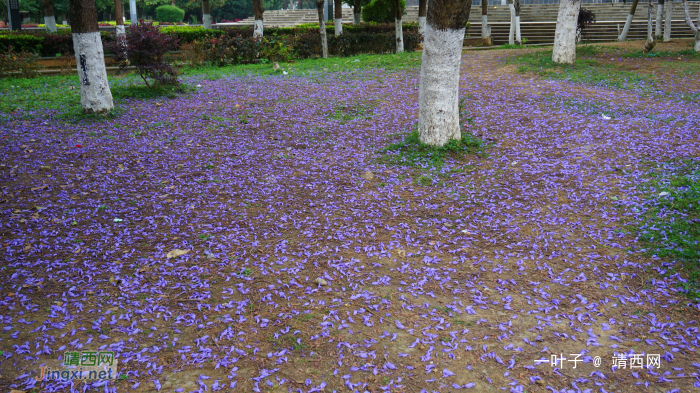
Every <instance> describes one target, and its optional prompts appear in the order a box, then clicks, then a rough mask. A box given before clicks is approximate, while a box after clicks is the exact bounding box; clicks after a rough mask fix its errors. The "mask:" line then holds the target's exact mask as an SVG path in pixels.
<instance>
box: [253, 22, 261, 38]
mask: <svg viewBox="0 0 700 393" xmlns="http://www.w3.org/2000/svg"><path fill="white" fill-rule="evenodd" d="M253 37H255V38H262V37H263V21H262V20H260V19H257V20H256V21H255V26H254V28H253Z"/></svg>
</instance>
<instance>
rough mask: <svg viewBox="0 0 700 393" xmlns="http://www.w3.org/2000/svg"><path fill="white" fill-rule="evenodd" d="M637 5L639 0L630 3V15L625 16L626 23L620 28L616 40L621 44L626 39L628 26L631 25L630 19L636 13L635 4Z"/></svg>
mask: <svg viewBox="0 0 700 393" xmlns="http://www.w3.org/2000/svg"><path fill="white" fill-rule="evenodd" d="M638 3H639V0H634V1H633V2H632V7H631V8H630V13H629V14H627V21H626V22H625V27H624V28H622V33H620V36H619V37H617V40H618V41H620V42H622V41H624V40H626V39H627V33H629V31H630V26H631V25H632V17H633V16H634V13H635V12H637V4H638Z"/></svg>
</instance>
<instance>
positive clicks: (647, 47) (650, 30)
mask: <svg viewBox="0 0 700 393" xmlns="http://www.w3.org/2000/svg"><path fill="white" fill-rule="evenodd" d="M648 9H649V11H648V12H647V41H646V42H645V43H644V48H642V52H643V53H644V54H647V53H649V52H651V51H652V50H653V49H654V47H655V46H656V40H655V39H654V2H653V0H649V8H648Z"/></svg>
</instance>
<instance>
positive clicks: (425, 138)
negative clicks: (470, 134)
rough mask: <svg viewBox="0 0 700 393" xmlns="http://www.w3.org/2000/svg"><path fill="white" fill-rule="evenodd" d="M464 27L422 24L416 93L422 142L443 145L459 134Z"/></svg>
mask: <svg viewBox="0 0 700 393" xmlns="http://www.w3.org/2000/svg"><path fill="white" fill-rule="evenodd" d="M465 30H466V29H465V28H462V29H445V30H438V29H434V28H433V27H432V26H431V25H430V23H428V24H427V25H426V26H425V41H424V43H423V64H422V66H421V70H420V88H419V93H418V96H419V97H418V102H419V110H418V135H419V138H420V141H421V142H423V143H427V144H429V145H433V146H443V145H444V144H446V143H447V142H449V141H450V140H452V139H461V137H462V134H461V133H460V131H459V66H460V63H461V59H462V45H463V42H464V32H465Z"/></svg>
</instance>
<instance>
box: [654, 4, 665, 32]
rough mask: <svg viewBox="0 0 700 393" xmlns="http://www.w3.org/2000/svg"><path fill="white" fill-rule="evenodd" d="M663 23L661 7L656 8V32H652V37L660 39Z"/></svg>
mask: <svg viewBox="0 0 700 393" xmlns="http://www.w3.org/2000/svg"><path fill="white" fill-rule="evenodd" d="M663 22H664V11H663V8H662V7H656V30H654V35H655V36H657V37H659V38H661V37H663V35H664V32H663Z"/></svg>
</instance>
